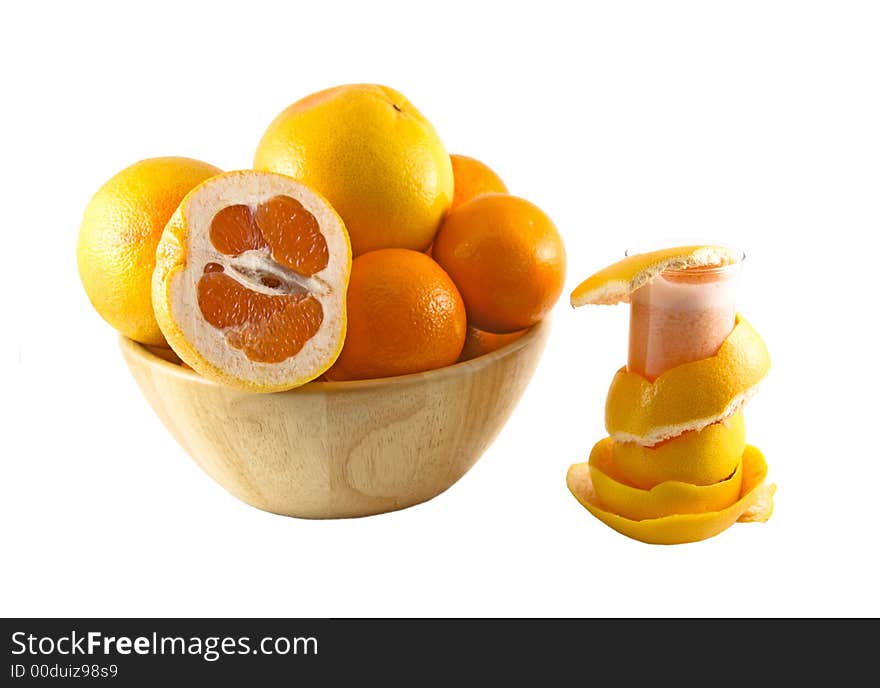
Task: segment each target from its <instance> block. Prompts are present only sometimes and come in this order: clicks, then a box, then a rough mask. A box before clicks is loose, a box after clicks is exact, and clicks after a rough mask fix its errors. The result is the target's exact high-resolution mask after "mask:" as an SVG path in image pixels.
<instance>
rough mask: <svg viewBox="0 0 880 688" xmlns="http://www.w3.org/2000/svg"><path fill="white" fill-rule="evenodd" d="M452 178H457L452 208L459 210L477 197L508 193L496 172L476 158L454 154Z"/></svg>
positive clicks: (451, 158)
mask: <svg viewBox="0 0 880 688" xmlns="http://www.w3.org/2000/svg"><path fill="white" fill-rule="evenodd" d="M449 158H450V160H452V176H453V177H454V178H455V193H454V195H453V196H452V207H453V208H457V207H458V206H460V205H461V204H462V203H466V202H467V201H470V200H472V199H474V198H476V197H477V196H482V195H483V194H487V193H507V186H505V184H504V182H503V181H501V177H499V176H498V175H497V174H495V171H494V170H493V169H492V168H491V167H489V166H488V165H486V164H485V163H482V162H480V161H479V160H477V159H476V158H469V157H468V156H466V155H457V154H455V153H453V154H452V155H450V156H449Z"/></svg>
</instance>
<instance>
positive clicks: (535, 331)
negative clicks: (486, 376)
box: [119, 315, 550, 394]
mask: <svg viewBox="0 0 880 688" xmlns="http://www.w3.org/2000/svg"><path fill="white" fill-rule="evenodd" d="M549 328H550V316H549V315H548V316H546V317H544V319H543V320H541V321H540V322H538V323H535V324H534V325H532V326H531V327H530V328H529V329H528V331H527V332H526V333H525V334H524V335H523V336H522V337H519V338H517V339H516V340H514V341H512V342H510V343H509V344H506V345H504V346H502V347H501V348H500V349H496V350H495V351H490V352H489V353H487V354H483V355H482V356H477V357H476V358H472V359H470V360H468V361H461V362H459V363H453V364H452V365H448V366H444V367H443V368H435V369H434V370H426V371H425V372H422V373H409V374H407V375H395V376H392V377H377V378H372V379H369V380H344V381H334V380H328V381H323V380H313V381H311V382H307V383H306V384H304V385H302V386H300V387H294V388H293V389H288V390H285V391H283V392H259V394H307V393H320V392H334V391H344V390H352V391H354V390H363V389H372V388H376V387H384V386H387V385H392V384H393V385H406V384H418V383H422V382H426V381H428V380H440V379H443V378H446V377H450V376H455V375H460V374H462V373H466V372H473V371H476V370H480V369H482V368H485V367H487V366H490V365H492V364H493V363H495V361H498V360H499V359H502V358H505V357H506V356H509V355H511V354H512V353H514V352H516V351H519V350H520V349H522V348H523V347H525V346H527V345H529V344H530V343H531V342H533V341H534V340H536V339H538V338H539V337H540V336H543V335H544V334H545V333H546V332H547V331H548V330H549ZM119 346H120V348H122V349H123V350H124V351H128V352H130V353H131V355H132V356H135V357H137V358H139V359H141V360H144V361H146V362H147V363H148V364H149V365H150V366H152V367H159V368H162V369H163V370H164V371H165V372H166V373H167V374H171V375H175V376H177V377H181V378H185V379H186V380H187V381H189V382H191V383H196V384H202V385H207V386H211V387H222V388H224V389H230V390H237V391H241V392H243V393H250V394H255V393H257V392H248V391H247V390H243V389H242V390H239V389H238V388H236V387H229V386H227V385H223V384H221V383H219V382H214V381H213V380H209V379H207V378H205V377H202V376H201V375H199V374H198V373H197V372H196V371H194V370H192V369H191V368H188V367H184V366H182V365H179V364H177V363H172V362H171V361H167V360H165V359H164V358H162V357H161V356H159V355H157V354H154V353H153V352H152V351H150V349H149V348H147V346H146V345H144V344H141V343H140V342H136V341H135V340H133V339H129V338H128V337H126V336H125V335H122V334H121V335H119Z"/></svg>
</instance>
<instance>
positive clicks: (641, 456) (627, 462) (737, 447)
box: [613, 411, 746, 490]
mask: <svg viewBox="0 0 880 688" xmlns="http://www.w3.org/2000/svg"><path fill="white" fill-rule="evenodd" d="M745 448H746V423H745V420H744V419H743V413H742V411H738V412H736V413H734V414H733V415H732V416H730V417H729V418H725V419H724V420H721V421H718V422H717V423H712V424H711V425H707V426H706V427H705V428H703V429H702V430H691V431H689V432H685V433H682V434H681V435H679V436H678V437H675V438H673V439H671V440H667V441H666V442H661V443H660V444H656V445H654V446H653V447H645V446H643V445H641V444H637V443H636V442H614V444H613V452H614V463H615V466H616V469H617V471H618V472H617V475H618V476H623V477H624V480H623V482H625V483H628V484H630V485H632V486H634V487H639V488H642V489H643V490H649V489H651V488H652V487H654V486H655V485H659V484H660V483H662V482H666V481H667V480H678V481H681V482H684V483H690V484H691V485H712V484H713V483H717V482H719V481H721V480H724V479H725V478H727V477H729V476H730V475H731V474H732V473H733V472H734V471H735V470H736V467H737V465H738V464H739V462H740V459H741V458H742V453H743V451H744V450H745Z"/></svg>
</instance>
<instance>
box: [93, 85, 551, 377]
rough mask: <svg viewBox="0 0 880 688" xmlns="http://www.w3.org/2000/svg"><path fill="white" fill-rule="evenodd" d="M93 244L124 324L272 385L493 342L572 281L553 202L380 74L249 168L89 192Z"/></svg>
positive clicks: (380, 372) (296, 116) (264, 149)
mask: <svg viewBox="0 0 880 688" xmlns="http://www.w3.org/2000/svg"><path fill="white" fill-rule="evenodd" d="M77 258H78V264H79V272H80V276H81V279H82V282H83V286H84V287H85V289H86V292H87V294H88V296H89V298H90V300H91V302H92V304H93V305H94V307H95V309H96V310H97V311H98V313H99V314H100V315H101V316H102V317H103V318H104V319H105V320H107V322H109V323H110V324H111V325H112V326H113V327H115V328H116V329H117V330H118V331H119V332H121V333H122V334H123V335H125V336H126V337H129V338H131V339H133V340H136V341H138V342H141V343H143V344H145V345H148V346H151V347H157V349H156V350H157V351H161V350H162V348H163V347H170V350H168V349H167V348H166V349H165V351H167V355H165V354H163V357H165V358H170V357H171V356H170V354H171V351H172V350H173V352H174V354H175V355H176V356H177V357H179V358H180V359H181V360H182V362H183V363H185V364H187V365H188V366H190V367H191V368H193V369H194V370H195V371H197V372H199V373H201V374H202V375H203V376H204V377H206V378H209V379H211V380H214V381H217V382H221V383H224V384H228V385H232V386H235V387H239V388H242V389H248V390H252V391H257V392H272V391H281V390H286V389H291V388H294V387H297V386H299V385H302V384H304V383H306V382H309V381H310V380H314V379H316V378H322V379H328V380H359V379H367V378H379V377H387V376H393V375H405V374H409V373H418V372H423V371H427V370H431V369H434V368H439V367H442V366H447V365H451V364H453V363H456V362H457V361H461V360H468V359H470V358H474V357H476V356H480V355H483V354H485V353H488V352H490V351H493V350H495V349H497V348H499V347H501V346H504V345H505V344H508V343H510V342H511V341H513V340H515V339H516V338H517V337H519V336H520V335H521V334H522V333H524V332H525V331H526V330H527V329H528V328H530V327H531V326H533V325H535V324H536V323H537V322H539V321H540V320H541V319H543V318H544V317H545V316H546V315H547V313H548V312H549V311H550V309H551V308H552V307H553V305H554V304H555V302H556V300H557V299H558V297H559V294H560V293H561V291H562V287H563V282H564V278H565V249H564V247H563V244H562V240H561V238H560V236H559V233H558V231H557V230H556V227H555V226H554V225H553V222H552V221H551V220H550V218H548V217H547V215H546V214H544V212H543V211H541V210H540V209H539V208H538V207H537V206H535V205H533V204H532V203H530V202H528V201H526V200H524V199H522V198H519V197H516V196H512V195H510V194H509V193H508V190H507V187H506V186H505V185H504V182H502V180H501V179H500V178H499V177H498V175H497V174H495V172H494V171H493V170H491V169H490V168H489V167H487V166H486V165H485V164H483V163H481V162H480V161H478V160H475V159H474V158H470V157H466V156H461V155H449V154H448V153H447V152H446V149H445V148H444V146H443V143H442V142H441V140H440V138H439V136H438V135H437V132H436V131H435V130H434V128H433V126H432V125H431V124H430V122H428V120H427V119H426V118H425V117H424V116H423V115H422V114H421V113H420V112H419V111H418V110H417V109H416V108H415V107H414V106H413V105H412V104H411V103H410V102H409V101H408V100H407V99H406V98H405V97H404V96H403V95H402V94H400V93H398V92H397V91H394V90H393V89H390V88H387V87H384V86H378V85H369V84H354V85H347V86H339V87H335V88H330V89H327V90H324V91H321V92H319V93H314V94H312V95H309V96H307V97H305V98H303V99H301V100H299V101H297V102H296V103H294V104H293V105H291V106H290V107H288V108H287V109H285V110H284V111H283V112H281V113H280V114H279V115H278V116H277V117H276V118H275V119H274V120H273V121H272V123H271V124H270V125H269V128H268V129H267V130H266V132H265V133H264V134H263V137H262V139H261V140H260V142H259V145H258V146H257V150H256V154H255V156H254V169H252V170H241V171H234V172H226V173H224V172H222V171H221V170H220V169H218V168H216V167H214V166H212V165H208V164H206V163H203V162H200V161H197V160H191V159H188V158H153V159H149V160H142V161H141V162H138V163H136V164H134V165H132V166H131V167H128V168H126V169H125V170H123V171H122V172H120V173H118V174H117V175H116V176H114V177H113V178H112V179H110V180H109V181H108V182H106V183H105V184H104V186H102V187H101V189H99V191H98V192H97V193H96V194H95V195H94V197H93V198H92V200H91V201H90V203H89V204H88V207H87V208H86V211H85V215H84V218H83V222H82V225H81V227H80V233H79V242H78V246H77Z"/></svg>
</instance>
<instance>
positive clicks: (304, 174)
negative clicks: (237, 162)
mask: <svg viewBox="0 0 880 688" xmlns="http://www.w3.org/2000/svg"><path fill="white" fill-rule="evenodd" d="M254 167H256V168H257V169H263V170H271V171H273V172H280V173H282V174H287V175H290V176H291V177H294V178H295V179H298V180H299V181H301V182H302V183H304V184H306V185H307V186H309V187H311V188H313V189H315V190H316V191H318V192H319V193H320V194H322V195H323V196H324V197H326V198H327V199H328V200H329V201H330V203H331V204H332V205H333V207H334V208H335V209H336V210H337V211H338V212H339V214H340V216H342V219H343V220H344V222H345V225H346V227H347V228H348V232H349V235H350V236H351V246H352V250H353V252H354V255H356V256H357V255H360V254H362V253H366V252H367V251H374V250H376V249H380V248H409V249H414V250H416V251H424V250H425V249H426V248H428V246H429V245H430V244H431V241H432V239H433V237H434V234H435V233H436V231H437V228H438V227H439V226H440V222H441V221H442V219H443V216H444V215H445V214H446V211H447V210H449V205H450V203H451V202H452V193H453V178H452V163H451V161H450V159H449V155H448V153H447V152H446V149H445V148H444V147H443V143H442V142H441V141H440V137H439V136H438V135H437V132H436V131H435V130H434V127H433V126H431V123H430V122H428V120H427V119H425V117H424V116H423V115H422V114H421V113H420V112H419V111H418V110H417V109H416V108H415V107H414V106H413V105H412V104H411V103H410V102H409V101H408V100H407V99H406V98H405V97H404V96H403V95H402V94H400V93H398V92H397V91H395V90H393V89H390V88H387V87H385V86H377V85H373V84H352V85H348V86H337V87H336V88H330V89H327V90H325V91H321V92H319V93H314V94H312V95H310V96H307V97H306V98H303V99H302V100H300V101H298V102H296V103H294V104H293V105H291V106H290V107H288V108H287V109H286V110H284V111H283V112H282V113H281V114H279V115H278V116H277V117H276V118H275V120H274V121H273V122H272V123H271V124H270V125H269V128H268V129H267V130H266V133H265V134H264V135H263V138H262V140H261V141H260V143H259V146H258V147H257V152H256V155H255V156H254Z"/></svg>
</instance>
